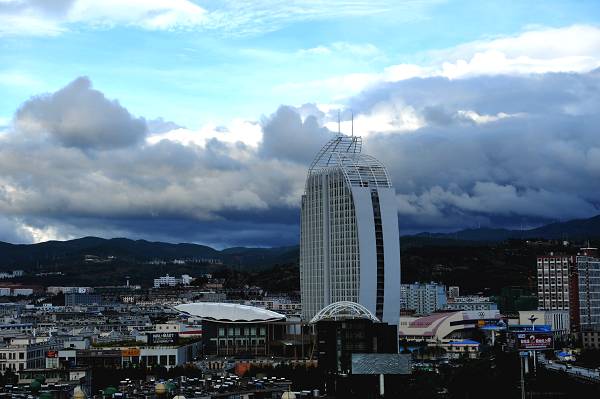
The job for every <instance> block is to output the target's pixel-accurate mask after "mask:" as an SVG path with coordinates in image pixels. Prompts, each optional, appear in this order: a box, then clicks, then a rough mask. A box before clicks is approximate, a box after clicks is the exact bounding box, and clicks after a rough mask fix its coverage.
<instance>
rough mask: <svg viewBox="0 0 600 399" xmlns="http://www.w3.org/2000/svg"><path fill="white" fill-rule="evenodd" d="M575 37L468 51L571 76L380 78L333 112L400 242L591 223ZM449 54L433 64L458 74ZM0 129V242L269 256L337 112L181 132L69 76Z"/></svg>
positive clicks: (598, 56) (588, 101)
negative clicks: (125, 244)
mask: <svg viewBox="0 0 600 399" xmlns="http://www.w3.org/2000/svg"><path fill="white" fill-rule="evenodd" d="M573 30H577V29H576V28H566V30H565V37H568V36H569V32H571V31H573ZM590 32H596V31H595V30H592V31H590ZM549 34H550V36H548V37H550V38H552V37H554V36H553V35H554V34H555V32H554V31H550V33H549ZM532 37H534V39H535V40H537V41H539V40H542V39H543V37H544V36H543V35H542V36H539V35H537V36H536V35H533V36H532ZM587 37H588V39H589V40H590V41H591V42H590V43H587V44H585V45H584V44H580V45H579V47H574V48H571V49H564V50H561V51H562V52H561V51H557V52H556V53H555V57H549V56H546V57H543V56H542V55H543V54H536V53H535V50H534V49H530V47H532V46H533V47H535V46H534V45H533V44H531V43H530V42H531V40H534V39H531V37H530V36H529V35H528V34H523V35H521V36H518V38H519V40H516V39H515V38H513V39H511V40H512V41H509V44H502V41H501V40H500V39H495V40H492V41H491V42H488V43H487V44H486V43H478V44H476V45H475V44H472V45H471V47H470V48H471V50H469V51H470V53H469V54H472V55H473V54H478V52H477V51H475V52H474V53H473V50H472V49H473V48H480V49H481V48H485V49H489V48H492V49H494V51H499V52H501V53H502V54H504V55H503V57H501V59H516V58H519V57H521V55H519V54H522V53H526V52H530V53H531V56H532V57H533V56H535V57H536V58H537V59H544V60H545V61H544V62H547V63H548V65H555V64H556V63H555V60H556V59H559V58H562V57H567V58H568V59H570V58H572V57H576V58H577V59H585V60H587V61H586V62H585V65H586V66H585V67H583V66H582V67H578V66H577V67H576V68H575V70H572V69H573V68H571V67H566V68H565V70H563V69H562V68H559V70H555V69H553V67H552V68H550V67H549V69H543V70H538V67H539V63H538V62H536V63H534V64H531V65H530V66H528V67H527V68H526V69H523V70H518V71H516V70H513V69H510V68H509V69H507V70H504V69H501V70H500V71H498V70H497V69H495V68H493V67H490V68H487V67H486V68H487V69H486V68H481V69H479V70H478V72H477V73H472V72H473V69H472V68H471V69H469V68H467V70H469V73H465V74H459V75H454V76H445V75H440V74H430V73H421V72H419V74H420V75H419V74H417V76H413V77H407V76H404V75H403V76H402V77H399V76H397V77H396V78H394V79H391V78H390V79H388V78H385V79H383V78H381V76H383V75H381V76H379V77H376V78H375V79H373V80H372V83H371V84H370V85H369V86H368V87H367V88H366V89H365V90H363V91H362V92H360V93H359V94H357V95H354V96H351V97H349V98H346V99H344V105H343V106H344V107H345V110H343V112H342V119H343V121H342V131H345V132H349V130H350V129H349V123H350V122H349V116H350V114H349V112H348V109H350V108H351V109H352V110H353V111H354V115H355V118H354V120H355V125H354V127H355V132H356V133H358V134H363V135H364V151H365V152H367V153H369V154H370V155H373V156H375V157H376V158H379V159H380V160H381V161H382V162H383V163H384V164H385V165H387V167H388V169H389V172H390V175H391V177H392V179H393V183H394V186H395V187H396V190H397V198H398V206H399V220H400V227H401V229H402V230H403V232H415V231H422V230H452V229H458V228H461V227H472V226H475V225H479V224H482V225H490V226H507V227H513V226H518V225H521V224H525V225H536V224H540V223H544V222H549V221H554V220H556V219H569V218H575V217H588V216H592V215H594V214H597V213H598V212H599V209H600V192H599V191H598V190H597V189H596V184H595V182H597V181H599V179H600V136H599V135H598V134H599V132H598V126H600V116H599V115H598V112H597V110H598V109H600V69H597V68H596V69H594V66H595V65H598V61H599V60H600V51H599V49H600V46H598V45H597V42H600V35H598V36H597V37H596V36H594V35H591V36H590V35H588V36H587ZM541 38H542V39H541ZM557 40H558V39H557ZM528 43H530V44H528ZM515 49H516V50H515ZM519 49H520V50H519ZM465 51H467V50H465V49H464V48H463V47H460V48H458V49H455V53H452V54H451V55H448V54H447V55H446V58H447V59H448V60H449V61H448V62H449V63H451V64H452V65H461V63H460V62H458V61H456V60H458V59H462V58H461V57H463V55H464V52H465ZM485 51H487V50H485ZM461 54H463V55H461ZM474 57H475V55H473V58H474ZM515 57H516V58H515ZM466 58H467V59H468V57H466ZM473 58H471V61H469V62H467V64H469V65H470V64H473ZM499 59H500V58H499ZM490 65H492V64H490ZM565 65H566V64H565ZM568 65H569V66H572V65H575V64H574V63H570V62H569V63H568ZM420 68H422V70H425V69H426V68H427V67H425V66H422V67H420ZM4 129H5V132H4V133H0V171H2V173H0V214H1V215H3V216H2V218H0V240H2V239H4V240H9V241H39V240H43V239H49V238H69V237H78V236H82V235H87V234H95V235H102V236H116V235H125V236H130V237H135V238H137V237H144V238H150V239H160V240H168V241H196V242H203V243H208V244H215V245H219V246H225V245H284V244H295V243H296V242H297V238H298V234H299V229H298V220H299V202H300V196H301V194H302V192H303V186H304V179H305V177H306V170H307V167H308V165H309V163H310V160H311V159H312V157H313V156H314V154H315V153H316V152H317V151H318V149H319V148H320V147H321V146H322V145H323V144H324V143H325V142H326V141H327V140H328V139H329V138H330V137H331V136H332V135H333V133H332V131H334V130H337V111H332V110H331V107H323V106H318V105H315V104H304V105H302V106H299V107H293V106H281V107H280V108H279V109H277V110H273V112H272V113H271V114H270V115H267V116H264V117H263V118H262V119H261V120H260V121H247V120H235V121H232V122H231V123H230V124H229V125H227V126H205V127H203V128H201V129H199V130H190V129H186V128H185V127H182V126H179V125H177V124H176V123H173V122H169V121H164V120H152V121H146V120H145V119H143V118H141V117H137V116H133V115H131V114H130V113H129V112H128V111H127V109H126V108H124V107H123V106H122V105H120V104H119V103H118V102H117V101H116V100H113V99H107V98H106V97H105V96H104V95H103V94H102V93H101V92H100V91H98V90H96V89H93V88H92V85H91V82H90V81H89V79H87V78H77V79H75V80H74V81H73V82H72V83H70V84H68V85H67V86H65V87H64V88H62V89H60V90H58V91H56V92H55V93H50V94H43V95H40V96H37V97H33V98H31V99H30V100H28V101H26V102H25V103H23V105H22V106H21V107H20V108H19V110H17V112H16V114H15V116H14V120H13V121H12V123H9V124H8V127H7V128H4Z"/></svg>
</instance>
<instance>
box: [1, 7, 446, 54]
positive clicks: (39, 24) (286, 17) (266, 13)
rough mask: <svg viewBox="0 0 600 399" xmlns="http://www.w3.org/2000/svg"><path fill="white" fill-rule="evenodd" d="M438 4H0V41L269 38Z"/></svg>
mask: <svg viewBox="0 0 600 399" xmlns="http://www.w3.org/2000/svg"><path fill="white" fill-rule="evenodd" d="M438 2H439V1H438V0H424V1H402V2H397V1H390V0H374V1H373V0H371V1H365V0H330V1H327V2H315V1H313V0H296V1H289V2H281V1H278V0H256V1H238V0H221V1H214V2H208V3H206V7H203V6H201V5H198V4H197V2H195V1H191V0H102V1H100V0H53V1H52V2H50V1H43V0H42V1H37V0H2V1H0V35H27V36H31V35H58V34H60V33H62V32H65V31H66V30H68V28H69V26H70V25H71V24H79V23H83V24H89V25H92V26H100V27H112V26H116V25H125V26H137V27H140V28H143V29H150V30H175V29H196V30H208V31H215V32H218V33H220V34H223V35H229V36H248V35H257V34H263V33H268V32H273V31H276V30H279V29H281V28H283V27H285V26H288V25H290V24H293V23H296V22H302V21H313V20H326V19H332V18H336V19H337V18H343V17H359V16H369V15H381V14H384V13H389V12H391V11H392V10H393V11H394V12H395V13H397V14H398V20H399V21H408V20H416V19H421V18H423V16H424V14H425V12H426V11H427V10H428V9H429V8H430V7H431V6H432V5H434V4H436V3H438ZM202 4H203V5H204V3H202ZM2 6H5V7H2ZM353 50H354V51H364V50H367V51H370V50H372V49H368V48H354V49H353Z"/></svg>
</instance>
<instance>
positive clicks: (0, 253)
mask: <svg viewBox="0 0 600 399" xmlns="http://www.w3.org/2000/svg"><path fill="white" fill-rule="evenodd" d="M535 238H540V239H568V240H585V239H598V238H600V215H598V216H595V217H592V218H589V219H576V220H571V221H568V222H561V223H552V224H548V225H545V226H542V227H538V228H535V229H529V230H508V229H490V228H479V229H466V230H461V231H457V232H454V233H420V234H416V235H408V236H402V237H401V248H402V250H403V251H404V250H407V249H410V248H419V247H464V246H473V245H482V246H485V245H489V244H492V243H496V242H500V241H505V240H508V239H535ZM86 255H92V256H97V257H100V258H106V257H109V256H111V257H116V258H118V259H119V260H120V261H123V262H128V263H144V262H148V261H151V260H166V261H168V260H173V259H200V260H202V259H205V260H207V261H209V260H219V261H221V262H222V263H223V264H225V265H227V266H230V267H236V268H242V269H254V270H258V269H266V268H270V267H272V266H274V265H278V264H279V265H282V264H297V262H298V255H299V249H298V246H297V245H295V246H288V247H279V248H245V247H234V248H227V249H224V250H217V249H214V248H211V247H208V246H205V245H198V244H188V243H180V244H171V243H165V242H152V241H146V240H131V239H128V238H112V239H104V238H98V237H84V238H79V239H75V240H69V241H47V242H42V243H38V244H9V243H5V242H0V268H10V267H11V266H19V267H32V266H39V265H40V264H43V265H48V264H55V265H59V264H75V263H78V262H81V261H82V260H83V259H84V257H85V256H86Z"/></svg>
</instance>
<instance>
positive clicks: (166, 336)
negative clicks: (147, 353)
mask: <svg viewBox="0 0 600 399" xmlns="http://www.w3.org/2000/svg"><path fill="white" fill-rule="evenodd" d="M147 337H148V345H175V344H177V342H178V341H179V334H178V333H176V332H169V333H148V334H147Z"/></svg>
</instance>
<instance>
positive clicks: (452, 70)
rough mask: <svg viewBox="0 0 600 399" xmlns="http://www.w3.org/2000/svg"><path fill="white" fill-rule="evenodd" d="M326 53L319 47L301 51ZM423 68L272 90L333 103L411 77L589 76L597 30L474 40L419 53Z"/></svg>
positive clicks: (394, 68) (597, 63)
mask: <svg viewBox="0 0 600 399" xmlns="http://www.w3.org/2000/svg"><path fill="white" fill-rule="evenodd" d="M311 50H312V51H314V52H329V53H331V52H332V50H331V48H330V47H327V46H321V47H316V48H314V49H309V50H306V51H311ZM423 56H424V57H423V58H425V59H428V60H429V61H428V63H427V64H423V65H417V64H406V63H405V64H397V65H390V66H388V67H387V68H385V69H384V70H383V71H382V72H380V73H351V74H345V75H340V76H332V77H329V78H325V79H317V80H312V81H308V82H290V83H287V84H283V85H280V86H278V87H277V88H276V90H281V91H286V90H295V91H298V90H307V89H310V90H311V92H314V93H315V96H319V97H320V98H321V97H322V96H323V95H324V94H325V93H330V95H331V98H332V99H334V100H338V101H339V100H341V99H343V98H345V97H350V96H352V95H355V94H357V93H359V92H361V91H363V90H365V89H367V88H369V87H373V86H375V85H377V84H380V83H384V82H398V81H402V80H407V79H412V78H431V77H444V78H448V79H464V78H468V77H473V76H483V75H526V74H541V73H548V72H578V73H582V72H588V71H591V70H593V69H595V68H598V67H600V28H598V27H595V26H586V25H573V26H568V27H563V28H554V29H539V30H536V31H527V32H523V33H521V34H518V35H515V36H508V37H501V38H495V39H489V40H479V41H475V42H470V43H466V44H462V45H460V46H456V47H452V48H448V49H444V50H437V51H429V52H426V53H424V54H423Z"/></svg>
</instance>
